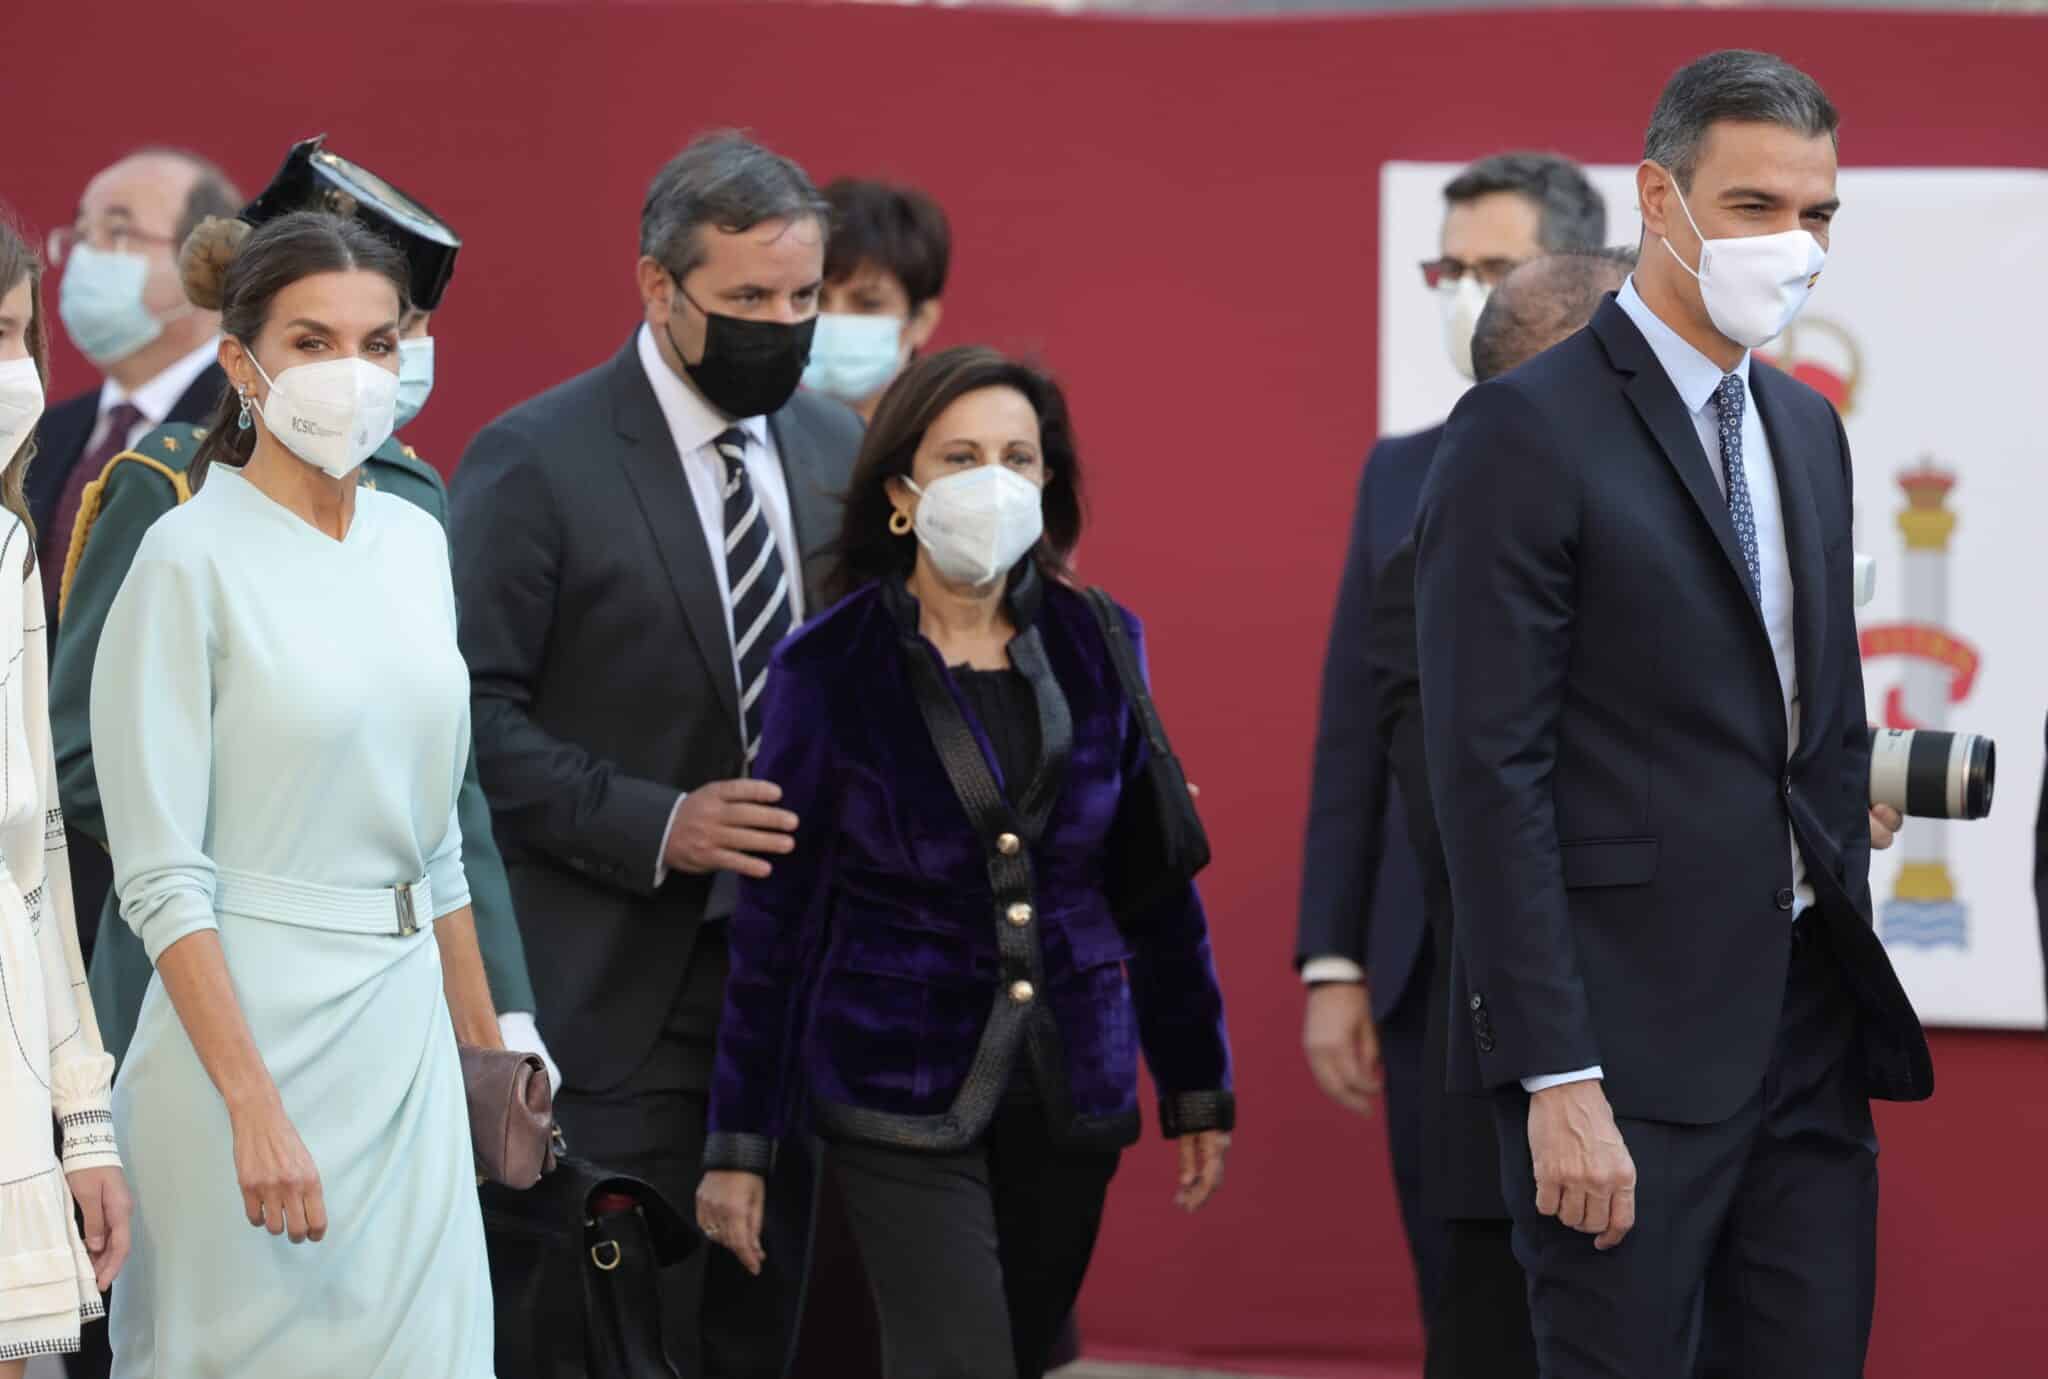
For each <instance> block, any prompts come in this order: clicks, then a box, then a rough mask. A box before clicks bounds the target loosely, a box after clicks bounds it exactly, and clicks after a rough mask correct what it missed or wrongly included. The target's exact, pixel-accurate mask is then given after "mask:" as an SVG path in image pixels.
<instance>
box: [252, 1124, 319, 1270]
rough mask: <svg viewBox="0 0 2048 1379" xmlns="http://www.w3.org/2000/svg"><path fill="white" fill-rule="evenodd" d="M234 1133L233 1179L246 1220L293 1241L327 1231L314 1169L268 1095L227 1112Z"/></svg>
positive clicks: (301, 1241) (303, 1145) (291, 1127)
mask: <svg viewBox="0 0 2048 1379" xmlns="http://www.w3.org/2000/svg"><path fill="white" fill-rule="evenodd" d="M229 1121H230V1123H231V1124H232V1125H233V1127H234V1134H235V1179H236V1181H237V1182H239V1183H240V1184H241V1186H242V1210H243V1211H244V1212H246V1213H247V1214H248V1217H249V1224H250V1225H252V1226H260V1227H262V1228H263V1229H265V1230H267V1231H269V1232H270V1233H271V1234H272V1235H289V1236H290V1237H291V1240H292V1243H293V1244H294V1245H302V1244H304V1243H305V1242H306V1241H308V1240H314V1241H318V1240H321V1239H324V1238H325V1237H326V1235H327V1201H326V1199H325V1198H324V1197H323V1196H322V1195H321V1192H320V1170H319V1169H318V1168H316V1167H315V1166H314V1164H313V1156H312V1154H310V1153H309V1152H307V1149H306V1142H305V1141H304V1140H302V1139H300V1138H299V1131H298V1127H296V1126H294V1125H293V1124H292V1122H291V1117H290V1116H288V1115H286V1114H285V1110H284V1103H283V1102H281V1101H279V1100H277V1099H276V1098H275V1097H272V1098H271V1099H270V1100H268V1101H267V1102H264V1103H262V1104H260V1105H258V1106H255V1107H253V1108H251V1109H250V1110H248V1111H244V1112H240V1113H237V1112H234V1111H230V1112H229Z"/></svg>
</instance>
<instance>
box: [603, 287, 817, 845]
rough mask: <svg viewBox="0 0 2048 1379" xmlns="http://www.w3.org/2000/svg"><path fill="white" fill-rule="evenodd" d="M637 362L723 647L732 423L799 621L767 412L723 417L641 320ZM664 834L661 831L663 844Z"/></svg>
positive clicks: (796, 577)
mask: <svg viewBox="0 0 2048 1379" xmlns="http://www.w3.org/2000/svg"><path fill="white" fill-rule="evenodd" d="M638 347H639V351H640V367H641V369H642V370H644V371H645V372H646V374H647V381H648V383H650V384H651V385H653V388H654V400H655V401H656V402H658V403H659V404H660V405H661V415H662V418H663V419H664V420H665V421H667V422H668V431H669V436H670V438H671V439H672V440H674V441H675V445H676V454H678V455H680V456H681V457H682V461H683V475H684V477H685V478H687V479H688V480H689V481H690V496H691V497H692V498H694V499H696V502H697V520H698V521H699V522H701V523H702V524H703V527H704V547H705V549H706V550H707V551H709V552H710V553H711V571H712V577H713V578H714V579H716V580H717V581H718V601H719V603H720V604H722V605H724V607H725V627H726V643H727V645H728V647H730V646H731V645H732V644H733V643H734V642H735V641H736V640H737V639H736V638H735V637H734V635H733V630H732V585H731V580H730V578H729V577H728V575H727V573H726V568H725V460H724V458H723V457H722V456H720V455H719V453H718V452H717V451H716V450H715V449H713V448H712V445H711V443H712V442H713V441H715V440H717V439H718V437H719V436H721V435H723V434H724V433H725V432H726V431H727V430H728V429H730V428H731V427H733V426H738V427H739V428H740V429H741V430H743V431H745V432H746V433H747V436H748V438H749V439H748V443H747V479H748V481H749V482H750V483H752V484H753V486H754V494H755V496H756V497H758V498H759V499H760V500H761V515H762V516H763V517H764V518H766V519H767V521H768V530H769V532H770V533H771V534H772V535H773V536H774V538H775V549H776V552H777V553H778V554H779V555H781V557H782V568H783V569H785V570H787V571H788V572H789V604H790V608H789V615H790V623H791V626H794V625H796V624H797V623H800V622H802V621H803V620H804V589H803V578H802V571H803V565H802V563H801V562H800V561H799V560H798V551H797V544H796V522H795V519H794V518H792V517H791V515H790V506H789V480H788V479H787V478H786V477H785V476H784V475H783V472H782V455H781V452H780V451H778V450H777V449H776V448H775V433H774V432H773V431H772V430H770V429H769V426H768V419H767V418H766V417H748V418H746V419H745V420H743V421H739V422H733V421H728V420H727V419H726V418H725V417H723V416H721V415H719V413H718V411H717V410H716V409H715V408H713V407H712V406H711V404H710V403H708V402H706V401H705V400H704V399H703V398H702V397H700V396H698V394H697V390H696V389H694V388H692V387H690V386H689V385H688V384H686V383H685V382H683V380H682V379H680V378H678V377H677V376H676V372H675V370H674V369H671V368H670V367H669V366H668V361H667V360H666V359H663V358H662V356H661V346H660V345H658V344H657V343H656V342H655V339H654V331H653V329H652V328H650V327H649V326H647V325H646V324H644V323H643V324H642V325H641V327H640V334H639V337H638ZM732 658H733V659H732V681H733V684H735V685H737V684H739V681H740V662H739V653H738V652H737V651H734V652H733V653H732ZM732 730H733V734H734V735H735V736H736V737H738V738H739V739H740V740H741V741H742V743H743V744H744V741H745V738H746V729H745V727H744V725H742V724H741V723H739V722H738V721H735V722H734V723H733V725H732ZM683 799H684V796H682V795H678V796H676V807H677V808H681V807H682V803H683ZM669 824H670V827H671V828H672V827H673V826H674V824H675V812H674V810H671V811H670V812H669ZM667 840H668V834H667V833H666V832H664V833H663V834H662V841H663V844H664V845H666V843H667ZM667 878H668V864H667V862H666V861H665V860H663V859H662V858H660V857H656V859H655V864H654V882H655V884H656V885H657V886H658V885H660V884H661V883H662V882H663V881H664V880H666V879H667Z"/></svg>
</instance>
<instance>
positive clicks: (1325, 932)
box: [1294, 153, 1607, 1329]
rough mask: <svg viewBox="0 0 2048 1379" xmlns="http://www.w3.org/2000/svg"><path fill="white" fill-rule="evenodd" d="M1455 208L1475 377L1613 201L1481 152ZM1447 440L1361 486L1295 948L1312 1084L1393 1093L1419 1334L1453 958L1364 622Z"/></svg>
mask: <svg viewBox="0 0 2048 1379" xmlns="http://www.w3.org/2000/svg"><path fill="white" fill-rule="evenodd" d="M1444 202H1445V209H1444V223H1443V235H1442V239H1441V241H1440V243H1441V257H1439V258H1436V259H1432V260H1431V261H1430V262H1428V263H1425V264H1424V265H1423V266H1422V275H1423V281H1424V282H1425V283H1426V284H1427V285H1428V286H1429V287H1430V288H1432V289H1433V290H1435V291H1436V292H1437V293H1438V294H1439V295H1440V297H1441V299H1442V301H1443V305H1444V330H1445V335H1444V339H1445V344H1446V345H1448V347H1449V349H1450V354H1451V363H1452V365H1453V366H1454V367H1455V368H1456V369H1457V370H1458V372H1460V373H1461V374H1463V375H1464V376H1465V377H1466V378H1470V377H1471V376H1472V358H1471V349H1472V328H1473V324H1474V322H1476V321H1477V320H1478V318H1479V312H1480V309H1481V308H1482V307H1483V306H1484V305H1485V303H1486V297H1487V294H1488V293H1490V292H1491V291H1492V290H1493V287H1494V285H1495V284H1497V283H1499V282H1500V280H1501V279H1502V278H1504V277H1506V276H1507V275H1508V274H1509V273H1510V272H1512V271H1513V270H1514V268H1515V266H1516V265H1517V264H1520V263H1524V262H1526V261H1527V260H1529V259H1532V258H1535V257H1537V256H1538V255H1540V254H1544V253H1560V252H1584V251H1591V250H1595V249H1598V248H1599V247H1600V246H1601V245H1602V244H1603V243H1604V242H1605V240H1606V235H1607V208H1606V204H1605V203H1604V202H1603V201H1602V200H1601V198H1600V193H1599V192H1597V191H1595V190H1594V188H1593V184H1592V183H1591V182H1590V181H1589V180H1588V179H1587V177H1586V174H1585V171H1584V169H1582V168H1580V167H1579V166H1578V164H1576V163H1573V162H1571V161H1569V160H1567V159H1564V158H1560V157H1558V156H1557V155H1555V154H1548V153H1503V154H1496V155H1495V156H1493V157H1490V158H1482V159H1481V160H1479V161H1478V162H1476V163H1474V164H1472V165H1471V166H1470V167H1468V168H1466V169H1465V170H1464V171H1463V172H1461V173H1460V174H1458V176H1457V177H1455V178H1453V179H1452V180H1451V181H1450V183H1449V184H1448V185H1446V186H1445V188H1444ZM1442 434H1443V428H1442V427H1441V426H1433V427H1431V428H1430V429H1428V430H1427V431H1422V432H1419V433H1417V434H1415V435H1412V436H1389V437H1386V438H1384V439H1382V440H1381V441H1379V442H1378V443H1377V444H1375V445H1374V446H1373V448H1372V454H1371V455H1370V456H1369V457H1368V458H1367V460H1366V465H1365V472H1364V475H1363V476H1362V477H1361V478H1360V480H1359V486H1358V502H1357V507H1356V509H1355V511H1354V513H1353V516H1352V523H1351V544H1350V549H1349V550H1348V551H1347V552H1346V553H1345V557H1344V574H1343V578H1342V582H1341V583H1340V584H1339V586H1338V592H1337V609H1336V615H1335V617H1334V619H1333V620H1332V623H1331V627H1330V642H1329V651H1328V654H1327V655H1326V656H1325V657H1324V660H1323V685H1322V711H1321V717H1320V719H1319V722H1318V726H1317V731H1316V752H1315V771H1314V784H1313V787H1312V791H1311V795H1310V803H1309V818H1308V834H1307V846H1306V850H1305V856H1304V860H1303V863H1302V880H1301V913H1300V927H1299V932H1298V935H1297V937H1296V941H1295V954H1294V960H1295V964H1296V966H1297V967H1298V968H1299V969H1300V971H1301V977H1302V981H1303V983H1304V984H1305V985H1306V986H1307V989H1308V990H1307V1002H1306V1010H1305V1013H1304V1017H1303V1029H1302V1044H1303V1047H1304V1049H1305V1051H1306V1053H1307V1056H1308V1065H1309V1069H1310V1071H1311V1072H1312V1073H1314V1075H1315V1079H1316V1083H1317V1085H1318V1086H1320V1087H1321V1088H1322V1089H1323V1091H1324V1093H1325V1094H1326V1095H1328V1096H1329V1097H1330V1099H1331V1100H1333V1101H1335V1102H1336V1103H1337V1104H1338V1105H1340V1106H1343V1107H1345V1108H1347V1109H1349V1110H1352V1111H1356V1112H1358V1113H1359V1114H1361V1115H1363V1114H1369V1113H1370V1111H1371V1110H1372V1107H1373V1105H1374V1102H1375V1100H1376V1099H1378V1098H1380V1097H1381V1096H1382V1095H1383V1094H1384V1098H1385V1101H1386V1107H1387V1144H1388V1148H1389V1150H1390V1151H1391V1152H1390V1155H1389V1157H1390V1158H1391V1160H1392V1162H1393V1168H1394V1187H1395V1190H1396V1192H1397V1194H1398V1195H1399V1199H1400V1204H1401V1221H1402V1224H1403V1226H1404V1227H1405V1229H1406V1233H1407V1237H1408V1248H1409V1253H1410V1256H1411V1258H1412V1260H1413V1262H1414V1266H1415V1275H1416V1285H1417V1293H1418V1295H1419V1297H1420V1300H1421V1305H1422V1316H1423V1323H1424V1327H1425V1329H1427V1328H1428V1325H1429V1321H1430V1317H1431V1315H1432V1314H1433V1312H1434V1310H1435V1307H1436V1298H1437V1295H1438V1292H1439V1290H1440V1287H1441V1280H1442V1278H1443V1272H1444V1255H1445V1241H1444V1234H1443V1227H1442V1224H1441V1222H1438V1221H1436V1220H1434V1219H1433V1218H1432V1217H1431V1216H1430V1214H1429V1213H1428V1211H1427V1210H1426V1209H1425V1208H1424V1205H1423V1194H1422V1172H1423V1170H1422V1160H1423V1145H1422V1140H1423V1130H1422V1101H1423V1091H1422V1078H1423V1076H1424V1072H1423V1066H1422V1057H1423V1042H1424V1029H1425V1026H1426V1024H1427V1019H1426V1015H1427V1010H1428V993H1429V989H1430V984H1431V983H1432V982H1435V981H1438V980H1440V974H1441V972H1442V968H1441V966H1440V964H1441V963H1442V962H1443V961H1444V957H1445V955H1443V954H1439V953H1437V952H1436V951H1435V949H1434V946H1433V945H1432V944H1431V942H1430V937H1429V929H1428V925H1427V924H1426V923H1425V921H1424V918H1423V905H1422V885H1421V881H1420V879H1419V877H1418V876H1417V874H1416V869H1415V861H1414V853H1413V850H1412V849H1411V848H1410V846H1409V842H1408V834H1407V827H1406V824H1405V823H1404V822H1403V812H1402V808H1401V803H1400V796H1399V794H1398V792H1397V791H1396V790H1395V787H1394V784H1393V782H1392V779H1391V778H1390V776H1389V775H1388V771H1387V761H1386V756H1385V753H1384V752H1383V751H1382V750H1381V748H1380V745H1379V741H1378V738H1377V736H1376V734H1375V733H1374V732H1373V728H1372V725H1373V719H1374V707H1373V686H1372V675H1371V669H1370V667H1369V666H1368V665H1367V662H1366V655H1365V646H1366V642H1365V629H1366V623H1367V619H1368V617H1369V614H1370V610H1371V608H1372V587H1373V581H1374V579H1375V578H1376V577H1377V575H1378V573H1379V571H1380V569H1381V568H1382V567H1383V566H1384V565H1385V564H1386V561H1387V559H1388V557H1390V556H1391V555H1392V554H1393V552H1394V548H1395V547H1397V546H1399V545H1400V544H1401V542H1402V541H1403V540H1405V539H1406V538H1407V536H1408V532H1409V529H1410V528H1411V527H1412V526H1413V525H1414V521H1415V502H1416V496H1417V495H1418V494H1419V493H1421V491H1422V481H1423V478H1424V476H1425V475H1427V474H1428V472H1429V465H1430V459H1431V457H1432V456H1433V455H1434V454H1435V453H1436V447H1437V441H1438V439H1439V438H1440V437H1441V436H1442Z"/></svg>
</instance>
